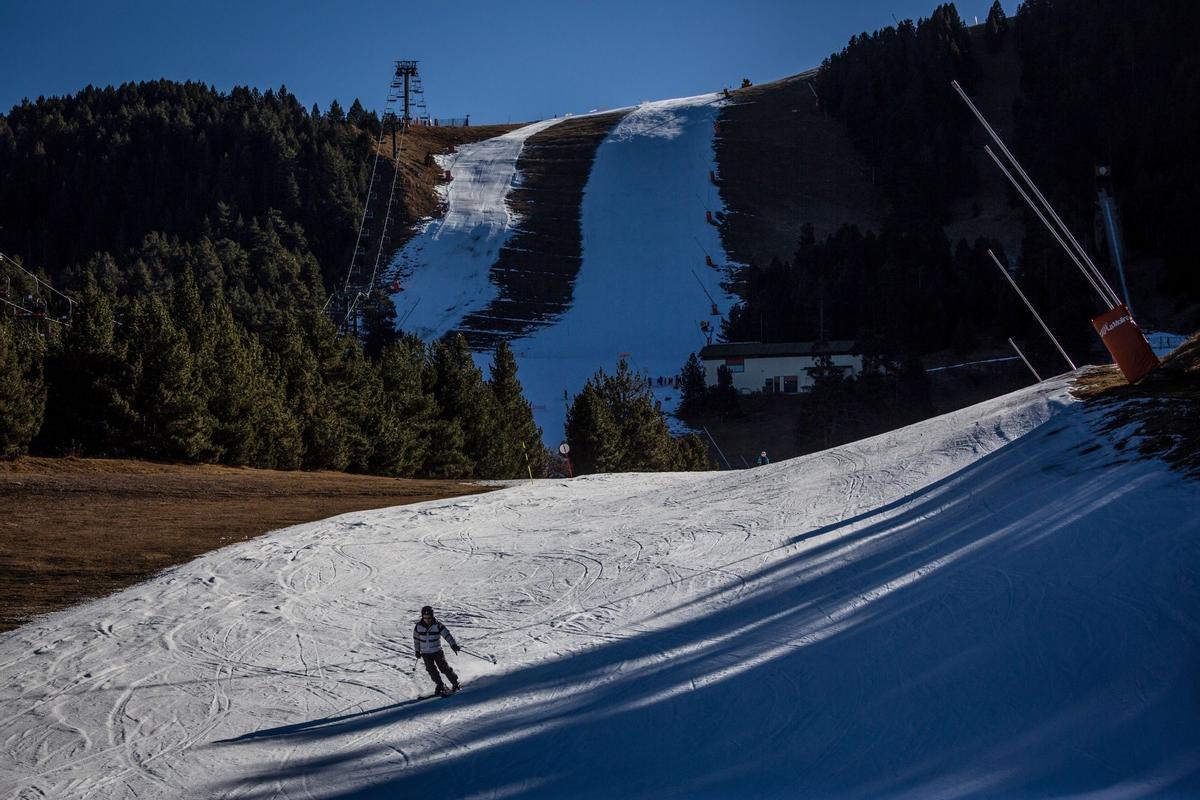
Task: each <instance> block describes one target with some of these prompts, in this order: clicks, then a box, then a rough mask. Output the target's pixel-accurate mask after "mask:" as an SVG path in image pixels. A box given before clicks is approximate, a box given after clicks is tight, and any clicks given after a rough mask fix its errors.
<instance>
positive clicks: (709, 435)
mask: <svg viewBox="0 0 1200 800" xmlns="http://www.w3.org/2000/svg"><path fill="white" fill-rule="evenodd" d="M700 430H702V431H704V433H705V435H706V436H708V440H709V441H710V442H712V446H713V447H715V448H717V453H718V454H719V455H720V456H721V460H722V461H724V462H725V469H733V467H731V466H729V459H728V458H726V457H725V454H724V453H722V452H721V446H720V445H718V444H717V440H716V439H714V438H713V435H712V434H711V433H709V432H708V428H706V427H704V426H703V425H701V426H700Z"/></svg>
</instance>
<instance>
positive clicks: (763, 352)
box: [700, 340, 857, 361]
mask: <svg viewBox="0 0 1200 800" xmlns="http://www.w3.org/2000/svg"><path fill="white" fill-rule="evenodd" d="M856 351H857V348H855V346H854V342H852V341H849V340H837V341H832V342H824V343H818V342H730V343H727V344H710V345H706V346H705V347H702V348H700V358H701V360H707V361H714V360H717V359H721V358H788V357H789V356H814V355H820V354H822V353H829V354H831V355H836V356H840V355H851V354H855V353H856Z"/></svg>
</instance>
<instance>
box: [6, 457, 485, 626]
mask: <svg viewBox="0 0 1200 800" xmlns="http://www.w3.org/2000/svg"><path fill="white" fill-rule="evenodd" d="M483 491H488V487H485V486H482V485H479V484H472V483H465V482H460V481H431V480H398V479H393V478H379V477H371V476H365V475H346V474H343V473H336V472H275V471H271V470H253V469H235V468H230V467H217V466H177V465H169V464H151V463H147V462H142V461H116V460H110V459H74V458H67V459H50V458H25V459H20V460H18V461H14V462H0V630H11V629H12V628H15V627H17V626H18V625H20V624H21V623H22V622H23V621H25V620H27V619H29V618H30V617H31V616H33V615H36V614H41V613H45V612H48V611H54V610H57V609H61V608H65V607H67V606H70V605H72V604H74V603H78V602H80V601H81V600H85V599H87V598H92V597H100V596H103V595H106V594H109V593H112V592H114V591H117V590H119V589H123V588H125V587H128V586H132V585H133V584H135V583H138V582H139V581H142V580H145V579H146V578H149V577H150V576H152V575H154V574H155V573H156V572H158V571H160V570H162V569H165V568H167V567H170V566H172V565H175V564H181V563H184V562H186V561H189V560H191V559H192V558H195V557H196V556H198V555H201V554H202V553H206V552H208V551H210V550H214V549H216V548H219V547H224V546H225V545H229V544H233V543H235V542H241V541H244V540H246V539H251V538H254V537H255V536H259V535H260V534H263V533H266V532H267V531H271V530H275V529H277V528H283V527H287V526H289V525H296V524H299V523H302V522H311V521H313V520H318V519H324V518H326V517H330V516H334V515H337V514H342V513H345V512H348V511H359V510H364V509H371V508H383V507H387V506H395V505H404V504H407V503H418V502H421V501H424V500H436V499H438V498H442V497H455V496H458V495H465V494H475V493H478V492H483Z"/></svg>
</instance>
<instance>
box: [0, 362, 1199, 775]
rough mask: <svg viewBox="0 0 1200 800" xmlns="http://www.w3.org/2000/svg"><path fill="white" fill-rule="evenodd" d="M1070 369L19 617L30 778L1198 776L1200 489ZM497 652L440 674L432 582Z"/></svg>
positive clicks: (12, 701) (540, 489) (343, 533)
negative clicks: (851, 439)
mask: <svg viewBox="0 0 1200 800" xmlns="http://www.w3.org/2000/svg"><path fill="white" fill-rule="evenodd" d="M1065 386H1066V382H1065V379H1057V380H1055V381H1052V382H1048V383H1046V384H1042V385H1040V386H1036V387H1031V388H1029V389H1027V390H1023V391H1021V392H1017V393H1014V394H1013V395H1009V396H1006V397H1002V398H998V399H996V400H993V401H990V402H988V403H985V404H982V405H980V406H976V407H973V408H970V409H964V410H962V411H958V412H955V413H953V414H949V415H946V416H943V417H939V418H937V419H933V420H928V421H926V422H923V423H920V424H918V425H915V426H911V427H909V428H905V429H902V430H899V431H895V432H892V433H888V434H884V435H882V436H878V437H875V438H872V439H868V440H864V441H862V442H858V443H855V444H852V445H847V446H844V447H839V448H836V449H833V450H829V451H825V452H822V453H817V454H814V455H811V456H807V457H804V458H799V459H794V460H791V461H785V462H781V463H778V464H773V465H771V466H769V467H764V468H759V469H754V470H742V471H737V472H721V473H692V474H653V475H650V474H641V475H632V474H631V475H602V476H588V477H586V478H580V479H576V480H573V481H565V480H545V481H535V482H526V483H520V484H515V485H511V486H509V487H507V488H503V489H500V490H498V491H495V492H492V493H490V494H485V495H479V496H473V497H470V498H453V499H447V500H442V501H434V502H429V503H423V504H419V505H415V506H404V507H398V508H393V509H382V510H377V511H369V512H361V513H353V514H346V515H343V516H340V517H335V518H332V519H329V520H323V521H320V522H315V523H311V524H307V525H301V526H297V527H293V528H289V529H285V530H282V531H277V532H275V533H272V534H269V535H266V536H263V537H260V538H258V539H255V540H252V541H249V542H244V543H240V544H237V545H233V546H230V547H227V548H224V549H222V550H218V551H215V552H213V553H210V554H208V555H205V556H203V557H201V558H198V559H196V560H195V561H193V562H191V563H189V564H186V565H182V566H180V567H176V568H174V569H171V570H168V571H166V572H164V573H162V574H160V575H159V576H157V577H156V578H154V579H152V580H150V581H148V582H146V583H143V584H141V585H139V586H136V587H133V588H130V589H128V590H125V591H123V592H120V593H118V594H116V595H113V596H112V597H108V598H104V599H101V600H97V601H94V602H90V603H87V604H84V605H81V606H78V607H75V608H72V609H68V610H65V611H62V612H57V613H55V614H51V615H48V616H46V617H43V618H40V619H39V620H36V621H34V622H32V623H30V624H28V625H26V626H24V627H22V628H20V629H18V630H16V631H13V632H10V633H7V634H3V635H0V665H2V666H0V721H2V725H0V730H2V731H3V733H2V734H0V796H3V797H20V798H29V797H56V798H124V797H146V796H156V797H206V798H208V797H212V798H265V797H289V798H316V797H322V798H328V797H356V798H357V797H380V798H383V797H396V796H410V795H413V796H415V795H418V794H420V793H423V792H437V793H438V794H439V795H445V796H450V797H497V798H499V797H562V796H632V797H662V796H687V797H706V796H712V797H725V796H730V795H748V796H778V797H796V796H818V797H847V798H867V797H881V796H887V797H911V798H925V797H963V796H971V797H1045V796H1068V795H1070V796H1075V795H1093V796H1104V797H1150V796H1153V797H1186V796H1196V794H1197V793H1200V736H1198V734H1197V732H1196V731H1197V728H1196V725H1195V720H1196V718H1197V712H1198V711H1200V699H1198V698H1197V695H1196V692H1195V683H1194V676H1195V674H1196V669H1197V666H1200V664H1198V662H1200V657H1198V656H1200V602H1198V601H1200V581H1198V579H1197V577H1196V576H1197V574H1198V570H1197V567H1198V566H1200V557H1198V556H1200V521H1198V520H1197V518H1196V515H1195V512H1194V509H1195V508H1196V499H1197V495H1198V492H1197V488H1196V484H1195V482H1189V481H1187V480H1185V479H1183V478H1181V477H1180V476H1178V475H1176V474H1174V473H1171V472H1169V471H1167V470H1166V468H1165V466H1164V465H1163V464H1162V463H1161V462H1157V461H1137V460H1130V459H1129V458H1128V456H1126V455H1124V454H1123V453H1122V451H1119V450H1117V449H1114V448H1113V447H1112V446H1111V445H1108V444H1105V445H1103V446H1101V447H1099V448H1091V447H1089V446H1088V445H1090V444H1091V442H1092V441H1093V439H1094V437H1095V433H1094V432H1093V423H1092V413H1093V412H1090V411H1088V410H1087V409H1085V408H1084V407H1083V406H1081V405H1078V404H1075V403H1072V402H1071V401H1070V400H1069V399H1068V398H1067V396H1066V394H1065ZM426 602H428V603H431V604H433V605H434V606H435V607H436V608H438V609H439V612H440V617H441V618H442V619H443V621H444V622H446V624H447V625H449V626H450V628H451V630H452V631H453V632H454V633H455V635H456V637H457V638H458V639H459V641H460V643H461V644H463V645H465V646H466V647H468V648H470V649H472V650H475V651H478V652H482V653H485V654H493V655H495V656H496V657H497V661H498V663H497V664H496V665H492V664H490V663H487V662H484V661H481V660H478V659H474V658H471V657H469V656H467V655H466V654H465V653H463V654H460V655H458V656H451V659H452V661H453V664H454V667H455V669H456V670H458V671H459V673H460V675H462V677H463V679H464V685H465V688H464V691H463V692H462V693H461V694H459V695H457V696H455V697H453V698H451V699H448V700H438V699H424V700H419V699H418V698H420V697H423V696H428V693H429V680H428V677H427V676H426V675H425V674H424V670H423V669H415V670H414V665H415V662H414V659H413V658H412V656H411V625H412V621H413V618H414V616H415V613H416V609H418V608H419V607H420V606H421V605H422V604H424V603H426Z"/></svg>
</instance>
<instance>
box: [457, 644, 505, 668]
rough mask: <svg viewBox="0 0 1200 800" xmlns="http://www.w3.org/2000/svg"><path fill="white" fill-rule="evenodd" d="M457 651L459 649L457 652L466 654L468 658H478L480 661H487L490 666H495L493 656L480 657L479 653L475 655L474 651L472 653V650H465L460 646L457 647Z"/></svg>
mask: <svg viewBox="0 0 1200 800" xmlns="http://www.w3.org/2000/svg"><path fill="white" fill-rule="evenodd" d="M458 649H459V650H461V651H462V652H464V653H466V654H467V655H469V656H475V657H476V658H478V659H479V660H480V661H487V662H488V663H491V664H495V663H496V657H495V656H485V655H480V654H479V653H476V652H474V651H472V650H468V649H467V648H465V647H462V646H459V648H458Z"/></svg>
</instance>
